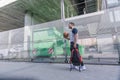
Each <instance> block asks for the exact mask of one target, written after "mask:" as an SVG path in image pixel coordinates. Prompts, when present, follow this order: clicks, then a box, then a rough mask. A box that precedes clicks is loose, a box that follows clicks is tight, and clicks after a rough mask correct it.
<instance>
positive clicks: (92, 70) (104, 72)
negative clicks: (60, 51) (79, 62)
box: [0, 62, 120, 80]
mask: <svg viewBox="0 0 120 80" xmlns="http://www.w3.org/2000/svg"><path fill="white" fill-rule="evenodd" d="M68 67H69V64H53V63H25V62H0V80H120V77H119V76H120V66H111V65H86V67H87V70H86V71H83V72H79V71H76V70H73V71H71V72H70V71H69V68H68Z"/></svg>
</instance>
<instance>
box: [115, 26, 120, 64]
mask: <svg viewBox="0 0 120 80" xmlns="http://www.w3.org/2000/svg"><path fill="white" fill-rule="evenodd" d="M115 32H116V47H117V50H118V56H119V61H118V63H119V64H120V43H119V39H118V31H117V28H116V26H115Z"/></svg>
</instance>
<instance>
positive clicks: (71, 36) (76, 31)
mask: <svg viewBox="0 0 120 80" xmlns="http://www.w3.org/2000/svg"><path fill="white" fill-rule="evenodd" d="M69 34H70V35H69V37H70V42H74V35H75V34H77V35H78V30H77V29H76V28H73V29H72V30H71V31H70V33H69Z"/></svg>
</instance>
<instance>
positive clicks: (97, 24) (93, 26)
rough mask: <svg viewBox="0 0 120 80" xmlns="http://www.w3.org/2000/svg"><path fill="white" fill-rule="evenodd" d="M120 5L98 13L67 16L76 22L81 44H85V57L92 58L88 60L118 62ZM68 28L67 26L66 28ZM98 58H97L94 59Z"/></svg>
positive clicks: (69, 20)
mask: <svg viewBox="0 0 120 80" xmlns="http://www.w3.org/2000/svg"><path fill="white" fill-rule="evenodd" d="M119 11H120V7H115V8H111V9H107V10H103V11H100V12H96V13H91V14H86V15H83V16H76V17H71V18H67V19H66V20H65V22H66V26H67V24H68V23H69V22H74V23H75V24H76V26H75V27H76V28H77V29H78V30H79V33H78V34H79V44H80V45H83V46H85V53H84V55H83V57H84V58H87V59H92V60H88V61H86V62H91V63H95V62H100V61H101V62H103V63H117V62H118V57H119V48H118V47H119V46H117V48H115V45H116V41H117V44H118V45H119V42H120V41H119V40H118V39H119V37H118V33H119V27H120V26H119V25H120V24H119V23H120V20H119V17H120V15H119V13H120V12H119ZM65 29H66V30H67V28H65ZM117 38H118V39H117ZM94 59H97V60H94Z"/></svg>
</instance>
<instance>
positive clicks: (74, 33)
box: [67, 22, 86, 70]
mask: <svg viewBox="0 0 120 80" xmlns="http://www.w3.org/2000/svg"><path fill="white" fill-rule="evenodd" d="M68 26H69V29H71V31H70V33H69V37H68V38H67V39H68V40H70V51H71V52H72V49H73V48H77V49H79V48H78V47H79V45H78V43H77V40H78V30H77V29H76V28H75V24H74V23H73V22H70V23H69V25H68ZM85 69H86V67H85V66H84V63H83V61H81V68H80V70H85Z"/></svg>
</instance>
